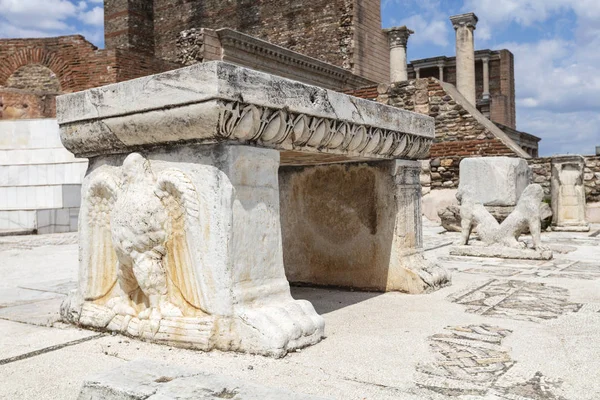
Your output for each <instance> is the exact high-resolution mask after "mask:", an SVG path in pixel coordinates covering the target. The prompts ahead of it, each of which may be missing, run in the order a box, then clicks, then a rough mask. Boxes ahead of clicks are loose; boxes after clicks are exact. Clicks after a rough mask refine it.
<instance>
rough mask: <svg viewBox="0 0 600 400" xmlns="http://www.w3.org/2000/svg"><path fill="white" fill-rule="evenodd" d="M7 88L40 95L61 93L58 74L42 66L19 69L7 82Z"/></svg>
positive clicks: (29, 65) (36, 65) (35, 65)
mask: <svg viewBox="0 0 600 400" xmlns="http://www.w3.org/2000/svg"><path fill="white" fill-rule="evenodd" d="M6 87H8V88H14V89H22V90H28V91H30V92H40V93H59V92H60V82H59V80H58V78H57V77H56V74H55V73H54V72H52V70H51V69H50V68H48V67H44V66H43V65H40V64H28V65H24V66H22V67H21V68H19V69H17V70H16V71H15V72H13V73H12V75H11V76H9V77H8V79H7V80H6Z"/></svg>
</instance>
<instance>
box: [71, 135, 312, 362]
mask: <svg viewBox="0 0 600 400" xmlns="http://www.w3.org/2000/svg"><path fill="white" fill-rule="evenodd" d="M278 167H279V152H278V151H276V150H268V149H259V148H254V147H248V146H227V145H214V146H207V145H205V146H197V147H194V146H185V147H181V148H175V147H172V148H169V149H168V150H166V149H165V150H156V151H154V152H152V153H148V154H147V155H146V157H143V156H141V155H139V154H136V153H133V154H131V155H129V156H128V157H127V158H126V159H125V160H123V156H107V157H97V158H93V159H91V160H90V170H89V173H88V175H87V176H86V178H85V180H84V186H83V190H82V195H83V199H82V207H81V216H80V221H81V225H80V231H79V235H80V240H79V243H80V260H81V262H80V268H81V271H80V282H79V291H78V292H77V293H75V294H73V296H72V297H71V298H69V299H68V300H67V301H66V302H65V304H64V306H63V309H62V315H63V317H64V318H65V319H67V320H68V321H71V322H73V323H76V324H78V325H80V326H84V327H90V328H94V329H99V330H106V331H110V332H120V333H123V334H126V335H129V336H132V337H138V338H141V339H144V340H149V341H154V342H159V343H166V344H171V345H175V346H181V347H188V348H195V349H200V350H210V349H221V350H235V351H242V352H251V353H257V354H264V355H269V356H275V357H279V356H283V355H284V354H286V353H287V352H288V351H291V350H294V349H297V348H301V347H305V346H308V345H311V344H314V343H317V342H318V341H320V340H321V339H322V338H323V336H324V321H323V318H322V317H320V316H319V315H317V313H316V312H315V310H314V308H313V307H312V305H311V304H310V303H309V302H307V301H303V300H294V299H293V298H292V297H291V294H290V289H289V284H288V281H287V280H286V277H285V273H284V268H283V253H282V246H281V227H280V222H279V185H278V179H277V171H278Z"/></svg>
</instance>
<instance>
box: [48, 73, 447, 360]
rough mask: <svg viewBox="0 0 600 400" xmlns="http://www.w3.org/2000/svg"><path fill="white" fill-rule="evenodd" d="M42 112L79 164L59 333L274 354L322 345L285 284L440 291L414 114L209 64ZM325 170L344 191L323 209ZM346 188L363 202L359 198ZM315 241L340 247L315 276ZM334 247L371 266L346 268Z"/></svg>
mask: <svg viewBox="0 0 600 400" xmlns="http://www.w3.org/2000/svg"><path fill="white" fill-rule="evenodd" d="M57 106H58V118H59V123H60V124H61V137H62V141H63V143H64V145H65V146H66V147H67V149H68V150H70V151H72V152H73V153H74V154H75V155H76V156H79V157H87V158H89V163H90V166H89V168H88V171H87V174H86V178H85V180H84V184H83V189H82V202H81V213H80V231H79V244H80V274H79V277H80V279H79V289H78V291H77V292H75V293H73V294H72V296H71V297H70V298H69V299H68V300H67V301H66V302H65V303H64V304H63V308H62V314H63V316H64V318H66V319H67V320H69V321H72V322H74V323H77V324H80V325H82V326H86V327H92V328H95V329H102V330H108V331H114V332H122V333H125V334H128V335H131V336H135V337H141V338H144V339H147V340H152V341H156V342H162V343H169V344H173V345H179V346H184V347H191V348H197V349H204V350H208V349H213V348H219V349H223V350H237V351H245V352H252V353H259V354H265V355H271V356H282V355H284V354H285V353H287V352H288V351H291V350H294V349H297V348H301V347H304V346H308V345H311V344H314V343H316V342H318V341H320V340H321V338H322V337H323V335H324V331H323V329H324V326H323V325H324V323H323V319H322V318H321V317H320V316H318V315H317V314H316V312H315V311H314V309H313V307H312V305H311V304H310V303H309V302H307V301H297V300H294V299H293V298H292V297H291V295H290V290H289V283H288V279H286V273H287V274H288V276H289V277H290V279H291V280H295V279H296V278H297V279H298V280H301V281H304V282H310V283H313V284H331V283H332V282H335V283H337V284H343V285H345V286H351V287H357V288H375V289H378V290H398V291H404V292H409V293H423V292H427V291H431V290H435V289H437V288H439V287H440V286H443V285H445V284H447V283H448V281H449V275H448V274H447V272H446V271H445V270H444V269H442V268H440V267H438V266H436V265H431V264H429V263H428V262H427V261H426V260H425V259H424V257H423V254H422V251H423V249H422V232H421V229H420V226H421V225H420V212H419V204H420V196H421V191H420V186H419V179H418V175H419V174H418V172H419V170H420V163H419V162H418V161H417V160H418V159H422V158H425V157H426V156H427V154H428V152H429V148H430V145H431V142H432V140H433V136H434V132H433V128H434V124H433V120H432V119H431V118H429V117H426V116H422V115H418V114H413V113H410V112H407V111H403V110H399V109H397V108H393V107H388V106H385V105H382V104H378V103H376V102H372V101H366V100H360V99H356V98H352V97H350V96H347V95H343V94H340V93H337V92H333V91H329V90H326V89H322V88H317V87H314V86H307V85H304V84H301V83H299V82H296V81H290V80H286V79H284V78H279V77H276V76H273V75H268V74H264V73H260V72H257V71H253V70H249V69H245V68H241V67H237V66H234V65H232V64H226V63H222V62H207V63H202V64H196V65H194V66H191V67H187V68H183V69H178V70H174V71H171V72H167V73H163V74H159V75H153V76H149V77H145V78H140V79H137V80H132V81H130V82H124V83H120V84H118V85H112V86H110V87H109V88H97V89H92V90H90V91H84V92H79V93H73V94H69V95H64V96H61V97H59V98H58V103H57ZM339 163H344V165H341V166H340V165H339ZM345 163H354V164H345ZM324 164H327V165H329V164H331V166H330V167H313V166H314V165H324ZM280 166H286V168H288V169H287V171H286V172H285V173H284V174H282V175H281V176H279V175H278V171H279V167H280ZM293 168H295V169H293ZM340 168H341V169H340ZM355 170H356V171H360V172H359V173H355V172H354V171H355ZM340 173H341V174H342V175H343V176H344V177H345V190H346V191H345V192H341V193H338V194H337V196H336V197H335V199H334V200H333V201H331V200H332V199H327V196H329V195H330V194H331V191H330V190H320V189H319V185H322V184H323V183H324V182H334V181H335V180H336V179H338V178H339V176H340ZM359 191H360V192H361V193H363V194H364V193H365V192H367V193H368V195H369V197H370V199H372V200H369V201H372V204H371V203H369V204H361V203H360V202H358V203H357V199H356V198H355V197H356V196H354V195H353V193H354V192H359ZM302 192H306V193H308V194H309V196H302V195H300V196H299V195H298V193H302ZM310 194H312V196H311V195H310ZM280 199H283V201H281V202H280ZM320 208H323V210H321V209H320ZM373 210H376V213H377V214H380V215H381V216H377V215H373ZM323 213H326V214H327V215H328V217H329V218H330V219H332V220H338V221H345V225H344V224H343V223H341V224H340V225H338V226H331V225H330V223H329V222H330V219H323V218H322V217H321V216H322V215H323ZM294 220H302V221H307V224H305V225H299V224H294V223H293V221H294ZM290 222H291V223H290ZM348 229H352V230H353V231H354V232H355V233H356V234H357V235H360V240H356V238H354V237H352V236H350V237H349V236H348V231H347V230H348ZM344 230H346V232H344ZM332 232H333V233H335V234H336V235H335V236H334V235H330V237H328V238H327V239H328V241H329V242H327V243H330V244H326V242H324V240H323V238H324V237H326V236H328V235H329V234H330V233H332ZM344 234H345V235H346V236H344ZM282 238H283V239H282ZM282 241H283V243H285V246H284V245H283V243H282ZM294 243H295V244H296V245H294ZM324 244H325V245H327V246H330V248H331V247H332V246H335V248H336V250H337V251H332V252H331V254H330V255H328V256H329V261H330V265H329V269H328V270H325V271H320V273H318V274H317V273H315V271H316V270H318V269H319V267H320V266H321V265H322V261H323V260H321V261H319V260H320V259H321V257H323V252H322V248H321V247H322V246H323V245H324ZM299 245H301V246H299ZM348 247H352V248H354V249H356V250H358V251H361V249H362V252H363V253H364V254H370V255H371V256H373V257H374V258H375V259H377V260H378V261H377V263H373V262H363V261H364V260H360V261H361V262H360V263H356V262H355V260H354V259H353V258H352V257H351V254H354V253H351V254H344V252H343V251H344V249H346V248H348ZM284 260H285V261H286V266H287V268H288V270H286V269H285V268H284ZM365 269H368V271H365ZM302 270H306V271H308V273H306V274H303V273H302Z"/></svg>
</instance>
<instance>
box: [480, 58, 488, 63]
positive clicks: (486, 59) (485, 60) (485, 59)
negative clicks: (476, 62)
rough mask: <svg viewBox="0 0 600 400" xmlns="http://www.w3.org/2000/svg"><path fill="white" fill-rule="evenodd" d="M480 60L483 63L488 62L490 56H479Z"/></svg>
mask: <svg viewBox="0 0 600 400" xmlns="http://www.w3.org/2000/svg"><path fill="white" fill-rule="evenodd" d="M481 62H483V63H484V64H487V63H489V62H490V58H489V57H481Z"/></svg>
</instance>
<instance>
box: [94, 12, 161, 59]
mask: <svg viewBox="0 0 600 400" xmlns="http://www.w3.org/2000/svg"><path fill="white" fill-rule="evenodd" d="M104 45H105V47H106V49H109V50H114V49H124V50H132V51H135V52H137V53H143V54H148V55H153V54H154V8H153V5H152V1H151V0H150V1H149V0H104Z"/></svg>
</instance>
